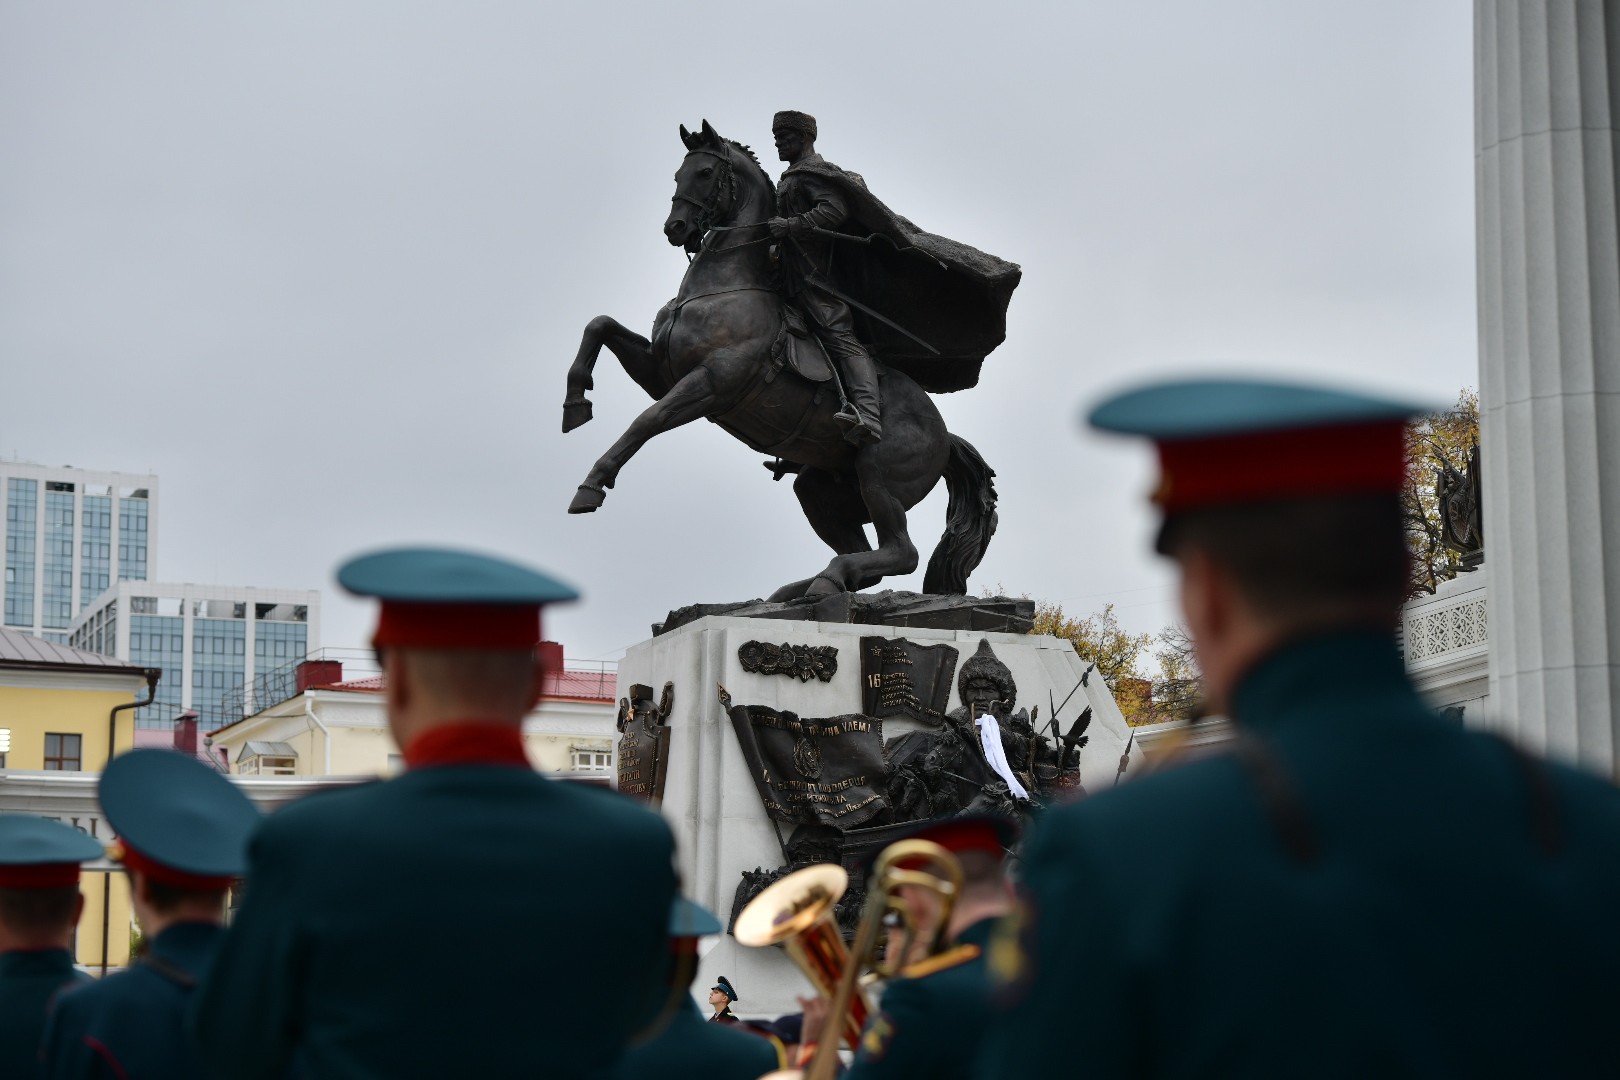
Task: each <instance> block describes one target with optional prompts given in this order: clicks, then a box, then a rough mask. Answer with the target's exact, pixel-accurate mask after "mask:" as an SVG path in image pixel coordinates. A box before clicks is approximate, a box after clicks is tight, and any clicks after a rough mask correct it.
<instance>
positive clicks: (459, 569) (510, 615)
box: [338, 548, 579, 649]
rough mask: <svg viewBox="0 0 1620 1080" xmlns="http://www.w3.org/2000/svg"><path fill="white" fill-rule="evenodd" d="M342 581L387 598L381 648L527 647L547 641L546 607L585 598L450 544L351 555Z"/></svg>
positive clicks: (361, 593) (358, 592) (340, 575)
mask: <svg viewBox="0 0 1620 1080" xmlns="http://www.w3.org/2000/svg"><path fill="white" fill-rule="evenodd" d="M338 584H340V585H342V586H343V587H344V588H345V589H347V590H348V591H349V592H351V593H354V594H355V595H356V596H375V597H377V598H378V599H379V600H381V601H382V610H381V612H380V614H379V615H378V619H377V632H376V634H375V636H374V638H373V643H374V644H375V645H377V646H378V647H386V646H395V645H399V646H416V647H420V648H440V649H456V648H462V649H508V648H511V649H522V648H529V647H532V646H533V645H535V644H536V643H537V642H539V640H540V608H541V607H542V606H544V605H546V604H552V603H558V602H560V601H564V600H574V599H577V598H578V597H579V593H577V592H576V591H575V590H574V589H572V588H570V587H569V586H567V585H565V584H563V583H562V582H560V581H558V580H557V579H556V578H554V577H551V576H550V575H549V574H545V573H542V572H540V571H538V570H532V569H530V568H529V567H526V566H521V565H519V564H517V563H514V562H510V561H508V560H506V559H501V558H497V557H494V556H490V555H481V554H478V553H476V552H471V551H455V550H450V549H446V548H394V549H390V550H386V551H377V552H372V553H370V554H367V555H361V556H358V557H356V558H353V559H350V560H349V561H348V562H346V563H344V564H343V566H341V567H340V568H339V569H338Z"/></svg>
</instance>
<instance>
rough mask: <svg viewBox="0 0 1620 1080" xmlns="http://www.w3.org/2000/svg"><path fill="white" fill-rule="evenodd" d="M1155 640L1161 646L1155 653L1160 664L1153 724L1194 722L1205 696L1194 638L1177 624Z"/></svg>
mask: <svg viewBox="0 0 1620 1080" xmlns="http://www.w3.org/2000/svg"><path fill="white" fill-rule="evenodd" d="M1154 640H1155V641H1156V642H1157V643H1158V646H1159V647H1158V648H1157V649H1155V650H1154V652H1153V657H1154V659H1155V660H1157V661H1158V662H1159V675H1158V678H1156V679H1154V680H1153V699H1152V708H1153V717H1152V720H1151V721H1150V722H1153V723H1157V722H1160V721H1164V720H1191V719H1192V718H1193V717H1194V716H1196V715H1198V713H1199V711H1200V708H1201V700H1202V696H1203V694H1202V690H1201V683H1200V675H1199V672H1198V660H1197V658H1196V657H1195V656H1194V655H1193V644H1192V635H1191V634H1189V633H1188V632H1187V628H1186V627H1184V626H1181V625H1180V624H1176V623H1173V624H1171V625H1170V626H1167V627H1165V628H1164V629H1163V630H1160V631H1159V633H1158V636H1157V637H1156V638H1154Z"/></svg>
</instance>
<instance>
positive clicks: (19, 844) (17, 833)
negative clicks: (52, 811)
mask: <svg viewBox="0 0 1620 1080" xmlns="http://www.w3.org/2000/svg"><path fill="white" fill-rule="evenodd" d="M103 854H104V851H103V849H102V846H101V844H100V843H98V842H97V841H96V840H94V839H92V838H91V837H89V836H87V835H85V834H84V833H82V832H80V831H79V830H78V829H74V828H71V827H69V826H67V825H63V824H62V823H61V822H59V821H51V820H50V819H49V818H42V817H36V816H35V815H33V814H0V889H54V888H60V887H65V886H69V885H76V884H78V881H79V864H80V863H86V862H89V861H90V860H92V859H99V858H101V857H102V855H103Z"/></svg>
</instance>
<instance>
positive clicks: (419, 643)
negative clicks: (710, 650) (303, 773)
mask: <svg viewBox="0 0 1620 1080" xmlns="http://www.w3.org/2000/svg"><path fill="white" fill-rule="evenodd" d="M338 581H339V582H340V583H341V584H342V585H343V586H344V587H345V588H346V589H348V590H349V591H350V592H353V593H356V594H358V595H362V596H377V597H380V598H381V599H382V609H381V612H380V614H379V618H378V625H377V631H376V635H375V637H374V644H375V646H376V648H377V651H378V654H379V656H380V657H381V661H382V666H383V674H384V681H385V687H386V688H385V693H386V701H387V708H388V723H389V728H390V730H391V731H392V733H393V736H394V740H395V742H397V743H398V744H399V746H400V747H401V748H402V749H403V751H404V755H405V763H406V766H407V768H406V771H405V772H404V773H403V774H402V775H400V776H397V777H395V778H393V779H390V780H385V781H382V782H379V783H373V784H366V785H361V786H358V787H352V788H348V789H345V790H342V791H337V792H332V793H327V794H321V795H318V796H314V797H312V798H309V799H305V800H303V801H301V802H297V803H294V804H292V805H290V806H287V807H285V808H283V809H281V810H279V811H277V812H276V814H274V815H273V816H272V817H270V818H269V819H268V820H267V821H266V822H265V825H264V827H263V828H261V829H260V830H259V832H258V834H257V835H256V836H255V837H254V840H253V845H252V849H251V857H250V874H249V887H248V890H247V896H246V898H245V900H244V901H243V903H242V906H241V908H240V911H239V913H238V915H237V918H236V920H235V922H234V923H233V924H232V926H231V931H230V935H229V937H228V938H227V940H226V942H225V945H224V948H223V949H222V950H221V952H220V957H219V962H218V963H217V965H216V966H215V968H214V971H213V975H212V977H211V978H210V980H209V981H208V983H207V985H206V986H205V987H204V990H203V994H202V999H201V1003H200V1008H199V1010H198V1021H199V1022H198V1034H199V1039H200V1041H201V1045H202V1049H203V1053H204V1056H205V1058H206V1059H207V1060H208V1062H209V1063H210V1064H211V1065H212V1066H213V1067H214V1068H215V1069H217V1070H218V1071H219V1072H221V1073H222V1074H224V1075H229V1076H233V1077H240V1078H243V1080H254V1078H260V1077H265V1078H279V1077H281V1076H282V1075H284V1074H285V1072H286V1070H287V1068H288V1066H289V1065H294V1066H296V1067H297V1068H298V1069H299V1070H301V1071H302V1074H303V1075H307V1076H309V1077H312V1078H320V1077H336V1076H387V1077H391V1078H410V1077H434V1078H440V1077H447V1076H491V1077H493V1076H522V1075H530V1074H539V1073H542V1072H543V1073H544V1074H545V1075H547V1076H556V1077H572V1076H584V1075H590V1074H594V1073H595V1072H597V1071H598V1070H600V1069H603V1068H605V1067H607V1066H610V1065H611V1064H612V1063H613V1062H614V1061H615V1060H616V1059H617V1058H618V1057H619V1055H620V1054H621V1053H622V1052H623V1050H624V1048H625V1046H626V1045H627V1044H628V1043H629V1041H630V1039H631V1037H632V1036H633V1035H635V1034H636V1033H637V1032H639V1031H641V1030H642V1029H643V1028H645V1027H647V1026H648V1025H649V1024H650V1023H651V1022H652V1021H653V1020H655V1019H656V1017H657V1016H658V1014H659V1011H660V1009H661V1007H662V1006H663V1003H664V1002H665V1000H666V999H667V996H668V995H667V989H668V975H667V968H668V956H669V950H668V945H667V942H666V937H665V928H666V926H667V923H668V918H669V906H670V903H671V901H672V900H673V899H674V896H675V872H674V868H673V855H674V841H673V837H672V836H671V834H670V830H669V827H668V826H667V825H665V824H664V821H663V819H661V818H660V817H658V815H657V814H655V813H652V812H651V811H649V810H647V809H645V808H643V807H641V806H639V805H637V804H636V803H634V802H632V801H630V800H628V799H626V798H624V797H622V796H620V795H618V794H616V793H614V792H610V791H601V790H597V789H594V788H591V787H587V786H585V785H580V784H572V783H567V782H563V781H558V780H552V779H548V778H546V777H544V776H541V775H539V774H538V773H536V772H535V771H534V769H533V768H532V767H531V766H530V764H529V759H528V757H527V756H526V754H525V751H524V745H523V733H522V725H523V718H524V717H525V716H526V715H528V713H529V712H530V711H531V709H532V708H533V707H534V706H535V704H536V703H537V702H538V701H539V699H540V696H541V689H542V675H543V672H542V670H541V668H540V664H539V661H538V658H537V653H536V646H537V644H538V643H539V641H540V608H541V606H542V605H543V604H548V603H552V602H555V601H560V600H569V599H573V598H574V596H575V594H574V592H573V590H572V589H569V588H568V587H567V586H565V585H562V584H560V583H559V582H557V581H555V580H554V579H552V578H551V577H549V576H548V575H545V574H542V573H539V572H537V571H534V570H531V569H529V568H527V567H523V566H519V565H517V564H515V563H511V562H508V561H506V560H503V559H495V558H489V557H486V556H482V555H476V554H472V553H467V552H459V551H446V550H440V549H410V550H394V551H385V552H380V553H377V554H373V555H368V556H364V557H361V558H357V559H354V560H352V561H350V562H349V563H347V564H346V565H344V566H343V567H342V568H341V569H340V570H339V572H338ZM581 1001H589V1002H593V1003H595V1004H596V1005H598V1006H600V1005H603V1004H604V1003H606V1004H609V1005H610V1007H607V1008H593V1011H592V1014H591V1017H590V1022H589V1024H588V1025H587V1026H586V1027H581V1023H580V1017H579V1003H580V1002H581Z"/></svg>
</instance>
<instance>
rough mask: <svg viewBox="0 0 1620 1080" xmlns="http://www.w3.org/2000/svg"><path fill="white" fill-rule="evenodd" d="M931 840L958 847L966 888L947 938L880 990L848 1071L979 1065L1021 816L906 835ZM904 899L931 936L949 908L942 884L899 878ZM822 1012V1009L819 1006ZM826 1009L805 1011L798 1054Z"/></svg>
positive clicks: (913, 1071) (959, 820)
mask: <svg viewBox="0 0 1620 1080" xmlns="http://www.w3.org/2000/svg"><path fill="white" fill-rule="evenodd" d="M908 835H909V836H910V837H912V838H915V839H919V840H930V841H933V842H934V843H936V844H939V845H940V846H941V847H943V848H945V850H947V851H949V852H950V853H951V854H953V855H955V856H956V858H957V860H958V861H959V862H960V863H961V866H962V892H961V895H960V896H959V897H958V899H957V901H956V903H955V905H954V907H953V909H952V911H951V914H950V920H949V922H948V923H947V924H946V925H945V926H944V935H943V940H944V941H945V942H946V943H947V945H948V947H947V948H945V949H944V950H942V951H941V952H938V953H936V954H935V955H933V956H922V957H920V958H917V959H914V960H913V961H912V962H910V963H907V964H906V965H905V966H904V967H902V968H901V970H900V971H899V973H898V975H897V976H896V977H895V978H893V979H891V980H890V981H889V983H888V985H887V986H885V987H884V989H883V999H882V1001H881V1003H880V1007H879V1011H878V1013H877V1015H876V1016H874V1017H873V1018H872V1019H871V1021H869V1022H868V1024H867V1026H866V1030H865V1031H864V1032H863V1033H862V1034H861V1044H860V1046H859V1048H858V1049H857V1050H856V1053H855V1059H854V1063H853V1064H852V1065H851V1066H850V1069H849V1071H848V1072H847V1073H846V1074H845V1076H846V1080H888V1078H895V1080H899V1078H902V1077H928V1078H929V1080H940V1078H943V1080H951V1078H955V1077H968V1076H971V1075H972V1074H973V1064H974V1060H975V1058H976V1056H977V1053H978V1050H979V1044H980V1042H981V1040H982V1039H983V1037H984V1031H985V1025H986V1024H987V1022H988V1020H989V1016H990V984H989V980H988V977H987V973H986V968H985V950H986V948H987V947H988V946H989V944H990V936H991V931H992V929H993V927H994V926H995V924H996V922H997V920H999V919H1001V918H1002V917H1004V916H1005V915H1006V914H1007V913H1008V912H1009V911H1010V910H1011V908H1012V891H1011V886H1010V885H1009V884H1008V882H1007V878H1006V875H1005V873H1004V872H1003V861H1004V859H1005V856H1006V853H1007V850H1008V849H1009V848H1010V847H1011V846H1012V845H1013V843H1014V842H1015V841H1016V840H1017V836H1018V825H1017V822H1015V821H1013V820H1012V819H1011V818H1007V817H1002V816H999V815H995V814H964V815H961V816H958V817H954V818H941V819H939V820H937V821H933V822H930V823H929V824H927V825H925V826H922V827H920V828H918V829H917V830H915V831H913V832H911V833H909V834H908ZM900 901H901V903H903V904H904V905H905V906H906V908H907V910H908V913H909V915H910V917H911V920H912V924H913V925H914V926H916V927H917V928H918V930H919V932H918V934H917V937H918V938H919V939H921V942H922V943H923V944H925V945H926V943H927V942H929V941H932V940H933V938H934V936H935V934H934V931H935V930H936V929H938V928H939V924H940V919H941V917H942V916H943V914H944V911H943V903H942V901H941V899H940V897H939V894H938V893H935V892H933V891H930V890H927V889H920V888H916V887H913V886H901V888H900ZM817 1011H818V1012H819V1011H820V1010H817ZM821 1019H822V1018H821V1017H820V1016H816V1017H814V1018H812V1017H811V1016H810V1015H808V1014H807V1016H806V1019H805V1029H806V1031H805V1036H804V1037H805V1039H806V1040H807V1042H806V1044H805V1047H804V1048H803V1049H801V1051H800V1055H801V1059H802V1060H805V1061H808V1060H809V1059H810V1058H811V1057H812V1056H813V1053H814V1046H813V1043H814V1042H816V1041H818V1039H819V1035H818V1034H813V1033H812V1032H813V1029H821V1028H824V1026H825V1025H824V1024H821V1023H819V1021H820V1020H821Z"/></svg>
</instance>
